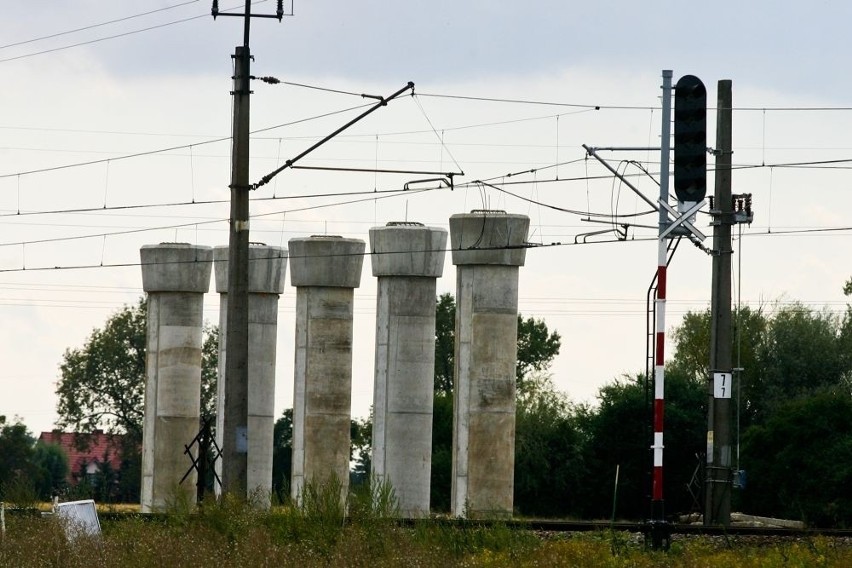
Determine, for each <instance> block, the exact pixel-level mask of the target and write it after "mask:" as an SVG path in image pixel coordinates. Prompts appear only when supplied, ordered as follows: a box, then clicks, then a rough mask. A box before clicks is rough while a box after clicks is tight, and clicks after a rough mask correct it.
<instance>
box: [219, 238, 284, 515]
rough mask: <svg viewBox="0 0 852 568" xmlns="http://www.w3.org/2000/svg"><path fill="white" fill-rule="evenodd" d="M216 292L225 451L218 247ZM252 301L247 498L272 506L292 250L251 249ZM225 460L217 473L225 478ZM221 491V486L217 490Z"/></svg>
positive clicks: (224, 285) (222, 258)
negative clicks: (281, 318)
mask: <svg viewBox="0 0 852 568" xmlns="http://www.w3.org/2000/svg"><path fill="white" fill-rule="evenodd" d="M213 258H214V264H215V274H216V291H217V292H219V298H220V299H219V369H218V370H219V377H220V379H219V383H218V385H217V397H218V398H217V401H216V437H217V440H216V442H217V444H218V445H219V447H220V448H221V447H222V444H223V440H222V433H223V432H224V428H223V426H222V423H223V418H224V414H225V406H226V404H227V394H226V390H227V389H226V385H227V383H226V381H225V372H224V371H225V368H226V367H227V360H228V355H227V351H228V345H227V338H228V333H227V331H228V320H227V317H226V314H227V306H228V272H229V271H228V268H229V266H228V247H216V248H215V249H213ZM248 269H249V301H248V339H249V343H248V349H249V360H248V422H247V425H248V442H249V444H248V453H247V460H248V462H247V473H246V475H247V483H248V485H247V492H246V495H244V496H243V498H245V499H249V498H250V499H251V501H252V503H253V504H254V505H256V506H258V507H263V508H268V507H269V506H270V497H271V495H272V446H273V441H272V434H273V430H274V428H275V415H274V402H275V368H276V358H275V352H276V349H275V346H276V344H277V337H278V296H279V294H281V293H282V292H283V291H284V275H285V273H286V272H287V249H285V248H281V247H274V246H266V245H261V244H254V243H253V244H252V245H251V246H250V247H249V265H248ZM221 463H222V462H221V460H220V461H217V462H216V469H217V471H218V472H219V473H220V478H221V471H222V469H221ZM215 489H216V491H217V493H220V492H221V488H220V487H216V488H215Z"/></svg>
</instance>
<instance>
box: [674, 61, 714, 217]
mask: <svg viewBox="0 0 852 568" xmlns="http://www.w3.org/2000/svg"><path fill="white" fill-rule="evenodd" d="M674 190H675V195H677V200H678V201H681V202H683V201H693V202H698V201H701V200H702V199H704V195H705V194H706V193H707V89H705V88H704V83H702V82H701V79H699V78H698V77H696V76H694V75H684V76H683V77H681V78H680V79H679V80H678V82H677V84H676V85H675V102H674Z"/></svg>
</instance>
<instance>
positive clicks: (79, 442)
mask: <svg viewBox="0 0 852 568" xmlns="http://www.w3.org/2000/svg"><path fill="white" fill-rule="evenodd" d="M123 438H124V436H123V435H122V434H106V433H104V431H103V430H95V431H94V432H92V433H91V434H77V433H75V432H59V431H53V432H42V433H41V435H40V436H39V437H38V439H39V441H40V442H44V443H45V444H55V445H57V446H59V447H60V448H62V449H63V450H64V451H65V453H66V454H67V455H68V468H69V472H68V479H67V480H66V481H68V485H71V486H75V485H77V484H78V483H80V482H81V481H82V480H83V476H87V477H89V479H92V478H93V477H94V476H96V475H97V474H98V473H99V472H101V470H102V467H103V464H105V463H108V464H109V467H110V469H111V470H112V471H118V470H119V469H121V443H122V439H123Z"/></svg>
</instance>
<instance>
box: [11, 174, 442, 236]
mask: <svg viewBox="0 0 852 568" xmlns="http://www.w3.org/2000/svg"><path fill="white" fill-rule="evenodd" d="M436 189H440V188H422V189H417V190H407V189H394V190H380V191H373V190H370V191H358V192H350V193H345V194H340V193H337V194H325V196H332V195H333V196H340V195H371V196H372V197H369V198H365V199H353V200H347V201H335V202H332V203H323V204H321V205H311V206H306V207H300V208H296V209H284V210H281V211H272V212H270V213H256V214H254V215H252V218H254V219H256V218H258V217H269V216H272V215H282V214H287V213H299V212H302V211H313V210H316V209H326V208H329V207H339V206H342V205H351V204H354V203H362V202H365V201H374V200H378V199H387V198H389V197H397V196H399V195H401V194H408V195H412V194H418V193H422V192H424V191H434V190H436ZM377 193H385V194H386V195H382V196H380V197H375V195H376V194H377ZM388 194H389V195H388ZM316 196H318V195H315V196H314V197H316ZM272 199H273V198H271V197H270V198H261V199H260V200H272ZM275 199H295V197H288V198H283V197H278V198H275ZM223 202H224V200H223ZM196 204H198V203H197V202H196V203H195V204H188V205H196ZM97 211H100V209H98V210H97ZM225 222H228V219H226V218H218V219H209V220H206V221H192V222H187V223H179V224H174V225H163V226H159V227H144V228H141V229H124V230H121V231H113V232H109V233H94V234H89V235H75V236H73V237H53V238H48V239H36V240H32V241H19V242H7V243H0V247H15V246H24V247H25V246H27V245H33V244H45V243H56V242H67V241H77V240H84V239H95V238H106V237H114V236H120V235H130V234H136V233H145V232H150V231H165V230H171V229H185V228H187V227H198V226H199V225H212V224H216V223H225Z"/></svg>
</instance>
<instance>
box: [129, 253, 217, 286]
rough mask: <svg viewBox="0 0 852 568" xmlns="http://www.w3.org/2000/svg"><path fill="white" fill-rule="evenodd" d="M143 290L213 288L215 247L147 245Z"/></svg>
mask: <svg viewBox="0 0 852 568" xmlns="http://www.w3.org/2000/svg"><path fill="white" fill-rule="evenodd" d="M139 256H140V258H141V261H142V289H143V290H144V291H145V292H200V293H202V294H203V293H205V292H207V290H209V289H210V270H211V268H212V265H211V261H212V260H213V249H212V248H211V247H208V246H202V245H191V244H189V243H160V244H158V245H143V246H142V248H141V249H140V250H139Z"/></svg>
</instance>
